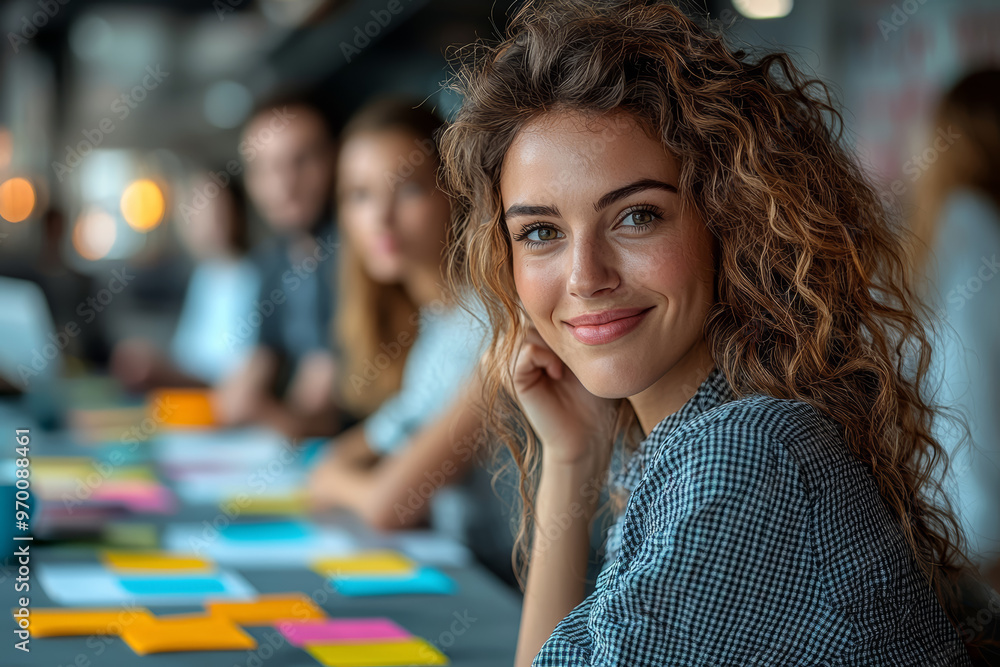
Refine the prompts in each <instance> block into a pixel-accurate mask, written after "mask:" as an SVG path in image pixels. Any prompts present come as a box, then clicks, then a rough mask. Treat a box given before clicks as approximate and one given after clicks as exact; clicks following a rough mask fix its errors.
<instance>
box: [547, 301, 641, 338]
mask: <svg viewBox="0 0 1000 667" xmlns="http://www.w3.org/2000/svg"><path fill="white" fill-rule="evenodd" d="M652 309H653V307H652V306H650V307H649V308H621V309H618V310H606V311H604V312H601V313H594V314H590V315H581V316H579V317H574V318H571V319H568V320H564V321H563V324H565V325H566V326H567V327H569V329H570V333H572V334H573V337H574V338H576V339H577V340H578V341H580V342H581V343H583V344H584V345H604V344H606V343H610V342H612V341H615V340H618V339H619V338H621V337H622V336H625V335H626V334H629V333H631V332H632V331H634V330H635V329H636V327H638V326H639V325H640V324H641V323H642V321H643V320H644V319H645V317H646V315H647V314H648V313H649V311H651V310H652Z"/></svg>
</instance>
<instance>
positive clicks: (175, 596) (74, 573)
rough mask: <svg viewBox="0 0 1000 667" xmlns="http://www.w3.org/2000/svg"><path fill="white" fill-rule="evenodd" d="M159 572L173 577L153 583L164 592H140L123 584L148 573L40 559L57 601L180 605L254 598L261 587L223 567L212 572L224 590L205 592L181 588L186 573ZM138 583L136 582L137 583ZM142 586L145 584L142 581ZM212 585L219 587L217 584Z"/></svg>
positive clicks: (48, 590)
mask: <svg viewBox="0 0 1000 667" xmlns="http://www.w3.org/2000/svg"><path fill="white" fill-rule="evenodd" d="M169 575H170V573H163V574H161V575H159V577H158V578H159V579H170V582H168V583H169V584H173V585H157V586H153V587H151V588H152V589H154V590H157V591H164V589H167V590H165V591H164V592H162V593H150V594H148V595H137V594H136V593H135V592H130V591H129V590H128V589H127V588H126V587H125V585H124V584H123V581H122V580H123V579H133V580H134V579H140V580H148V579H149V578H150V577H149V576H148V575H132V576H129V575H123V574H120V573H115V572H112V571H111V570H109V569H107V568H106V567H104V566H103V565H100V564H97V563H84V564H81V563H48V564H46V563H40V564H39V566H38V583H39V584H40V585H41V587H42V589H43V590H44V591H45V594H46V595H48V597H49V599H51V600H52V601H53V602H54V603H56V604H59V605H64V606H71V607H95V606H105V607H106V606H112V605H116V604H128V605H133V604H135V605H142V606H144V607H149V606H153V605H177V604H202V603H203V602H204V601H205V599H206V598H207V597H211V598H216V599H218V598H229V599H235V600H249V599H252V598H253V597H254V596H255V595H256V594H257V591H255V590H254V588H253V586H251V585H250V584H249V582H247V580H246V579H244V578H243V577H241V576H240V575H239V574H237V573H235V572H232V571H230V570H224V569H223V570H219V571H218V572H217V573H213V575H212V576H214V577H218V580H219V581H220V582H221V583H222V586H223V588H224V590H223V591H222V592H212V593H211V594H208V593H205V592H204V590H205V588H206V586H193V587H191V588H192V589H193V591H192V590H184V591H180V590H178V589H177V587H176V584H177V582H178V579H183V578H185V575H184V574H183V573H180V574H174V576H173V577H172V578H171V577H170V576H169ZM133 587H134V586H133ZM139 588H142V585H141V584H140V586H139ZM208 588H211V589H212V590H213V591H215V589H216V586H215V585H212V586H210V587H208Z"/></svg>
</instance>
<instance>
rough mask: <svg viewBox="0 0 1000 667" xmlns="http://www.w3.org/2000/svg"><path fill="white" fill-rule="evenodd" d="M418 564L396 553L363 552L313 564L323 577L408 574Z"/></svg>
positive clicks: (325, 559) (326, 559)
mask: <svg viewBox="0 0 1000 667" xmlns="http://www.w3.org/2000/svg"><path fill="white" fill-rule="evenodd" d="M415 568H416V564H415V563H414V562H413V561H412V560H410V559H409V558H407V557H406V556H404V555H403V554H401V553H398V552H396V551H362V552H360V553H356V554H354V555H352V556H344V557H340V558H324V559H322V560H318V561H316V562H315V563H313V569H314V570H316V571H317V572H319V573H320V574H321V575H323V576H327V577H334V576H340V575H371V574H375V575H378V574H407V573H410V572H413V570H414V569H415Z"/></svg>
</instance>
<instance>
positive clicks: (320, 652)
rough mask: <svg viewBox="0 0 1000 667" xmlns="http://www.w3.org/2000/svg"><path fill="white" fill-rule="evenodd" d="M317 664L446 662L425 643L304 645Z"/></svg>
mask: <svg viewBox="0 0 1000 667" xmlns="http://www.w3.org/2000/svg"><path fill="white" fill-rule="evenodd" d="M305 649H306V651H308V652H309V654H310V655H312V657H314V658H316V659H317V660H318V661H319V662H320V664H323V665H329V666H330V667H399V666H402V665H447V664H448V658H446V657H445V656H444V654H443V653H441V651H439V650H437V649H436V648H434V646H432V645H431V644H430V643H429V642H427V641H426V640H424V639H420V638H417V637H414V638H413V639H404V640H401V641H393V642H379V643H367V642H366V643H356V644H307V645H306V647H305Z"/></svg>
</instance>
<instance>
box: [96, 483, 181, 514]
mask: <svg viewBox="0 0 1000 667" xmlns="http://www.w3.org/2000/svg"><path fill="white" fill-rule="evenodd" d="M91 499H92V500H95V501H99V502H107V503H121V504H122V505H125V506H126V507H127V508H129V509H130V510H132V511H134V512H153V513H163V514H166V513H169V512H171V511H173V507H174V498H173V494H171V493H170V490H169V489H167V488H166V487H164V486H162V485H160V484H156V483H153V484H150V483H148V482H114V483H111V482H105V483H104V484H103V485H101V486H100V487H98V488H97V489H96V490H95V491H94V493H93V494H92V495H91Z"/></svg>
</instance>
